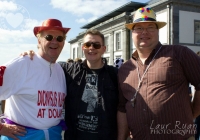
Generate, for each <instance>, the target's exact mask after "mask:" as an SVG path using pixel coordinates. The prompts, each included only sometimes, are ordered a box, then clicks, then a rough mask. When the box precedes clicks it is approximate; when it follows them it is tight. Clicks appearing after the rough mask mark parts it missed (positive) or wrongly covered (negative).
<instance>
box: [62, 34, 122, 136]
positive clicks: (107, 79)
mask: <svg viewBox="0 0 200 140" xmlns="http://www.w3.org/2000/svg"><path fill="white" fill-rule="evenodd" d="M82 50H83V52H84V55H85V57H86V60H84V61H83V63H70V64H68V63H65V62H60V64H61V66H62V67H63V70H64V72H65V75H66V80H67V82H66V83H67V97H66V99H65V121H66V124H67V127H68V130H67V131H66V132H65V140H117V105H118V88H117V69H116V68H114V67H113V66H108V65H107V64H105V63H103V61H102V58H101V56H102V55H103V53H104V52H105V50H106V46H105V45H104V36H103V34H101V33H100V32H99V31H97V30H89V31H87V32H86V34H85V35H84V44H83V46H82Z"/></svg>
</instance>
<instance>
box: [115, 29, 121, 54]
mask: <svg viewBox="0 0 200 140" xmlns="http://www.w3.org/2000/svg"><path fill="white" fill-rule="evenodd" d="M116 50H121V33H116Z"/></svg>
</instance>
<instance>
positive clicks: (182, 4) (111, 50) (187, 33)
mask: <svg viewBox="0 0 200 140" xmlns="http://www.w3.org/2000/svg"><path fill="white" fill-rule="evenodd" d="M148 7H151V8H153V10H154V11H155V12H156V15H157V16H156V18H157V20H158V21H164V22H167V25H166V26H165V27H163V28H161V29H160V30H159V40H160V42H161V43H162V44H180V45H185V46H187V47H189V48H190V49H192V50H193V51H194V52H197V51H200V44H194V20H199V21H200V2H199V1H198V2H197V4H192V3H191V0H182V1H178V0H177V1H176V0H172V1H170V0H166V1H165V2H164V1H159V0H154V1H153V0H152V1H151V3H149V5H148ZM134 12H135V11H133V12H132V13H126V12H124V13H122V14H120V15H118V16H115V17H112V18H110V19H108V20H106V21H104V22H102V23H99V24H98V25H96V26H93V27H91V28H95V29H98V30H99V31H101V32H102V33H103V34H104V35H105V37H109V42H108V46H107V47H108V51H107V52H105V54H104V55H103V57H105V58H108V59H109V62H108V64H110V65H112V64H113V62H114V59H115V58H116V57H121V58H123V59H124V60H127V59H130V57H131V54H132V53H133V51H134V50H135V49H136V48H135V46H134V44H133V42H132V34H131V31H130V30H128V29H126V28H125V26H124V25H125V24H126V23H129V22H132V17H133V14H134ZM119 32H120V34H121V47H122V48H121V50H116V33H119ZM82 34H84V33H82ZM80 36H81V39H78V38H80ZM82 37H83V35H78V37H77V39H75V40H73V41H71V43H70V44H71V47H72V48H73V47H75V48H76V50H77V47H78V46H80V44H81V42H82ZM77 42H79V43H77ZM71 50H73V49H71ZM79 50H80V49H79ZM77 54H80V51H79V53H77ZM77 54H76V57H77V56H79V55H77ZM72 55H73V52H71V57H72ZM82 56H83V55H82ZM76 57H75V58H76ZM83 57H84V56H83ZM83 57H82V58H83ZM83 59H84V58H83Z"/></svg>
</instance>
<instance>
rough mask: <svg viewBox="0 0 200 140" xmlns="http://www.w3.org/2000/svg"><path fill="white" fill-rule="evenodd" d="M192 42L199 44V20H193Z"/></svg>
mask: <svg viewBox="0 0 200 140" xmlns="http://www.w3.org/2000/svg"><path fill="white" fill-rule="evenodd" d="M194 43H195V44H198V45H200V21H194Z"/></svg>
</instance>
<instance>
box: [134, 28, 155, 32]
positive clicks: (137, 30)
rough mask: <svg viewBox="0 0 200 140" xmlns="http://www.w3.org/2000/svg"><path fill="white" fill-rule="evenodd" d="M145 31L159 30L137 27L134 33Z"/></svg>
mask: <svg viewBox="0 0 200 140" xmlns="http://www.w3.org/2000/svg"><path fill="white" fill-rule="evenodd" d="M144 29H146V30H147V32H154V31H155V30H156V29H157V28H156V27H147V28H142V27H136V28H134V29H133V32H136V33H142V32H143V31H144Z"/></svg>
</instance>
